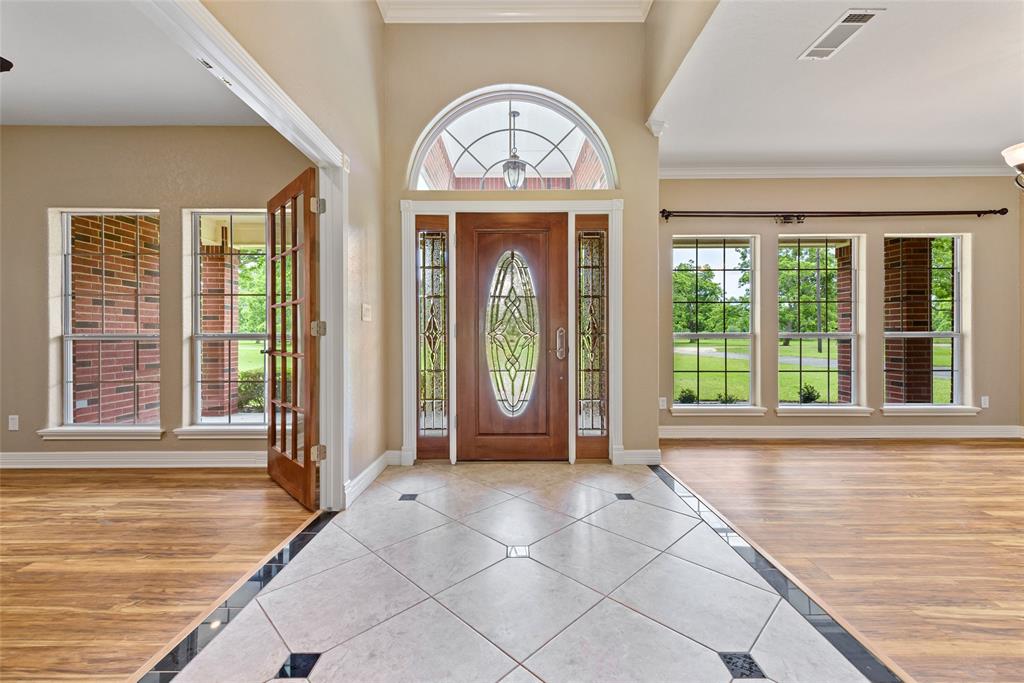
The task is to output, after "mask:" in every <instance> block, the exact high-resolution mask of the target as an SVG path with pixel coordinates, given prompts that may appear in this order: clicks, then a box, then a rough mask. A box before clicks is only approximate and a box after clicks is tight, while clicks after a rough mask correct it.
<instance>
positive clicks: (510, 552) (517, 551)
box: [505, 545, 530, 557]
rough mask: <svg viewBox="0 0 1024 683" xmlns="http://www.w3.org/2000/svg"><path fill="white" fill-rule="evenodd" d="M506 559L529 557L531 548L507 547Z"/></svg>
mask: <svg viewBox="0 0 1024 683" xmlns="http://www.w3.org/2000/svg"><path fill="white" fill-rule="evenodd" d="M505 548H506V557H529V556H530V546H528V545H509V546H505Z"/></svg>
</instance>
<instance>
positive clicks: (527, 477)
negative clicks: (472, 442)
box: [463, 463, 572, 496]
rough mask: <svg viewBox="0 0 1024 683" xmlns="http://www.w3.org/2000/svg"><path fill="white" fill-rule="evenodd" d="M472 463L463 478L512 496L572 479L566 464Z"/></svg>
mask: <svg viewBox="0 0 1024 683" xmlns="http://www.w3.org/2000/svg"><path fill="white" fill-rule="evenodd" d="M539 465H540V466H538V464H536V463H514V464H511V463H494V464H487V463H472V464H470V465H469V466H468V467H467V468H466V470H465V474H464V475H463V476H465V477H467V478H468V479H472V480H473V481H476V482H478V483H481V484H483V485H484V486H490V487H491V488H496V489H498V490H500V491H504V492H505V493H508V494H510V495H513V496H519V495H522V494H524V493H526V492H528V491H531V490H533V489H536V488H542V487H544V486H549V485H551V484H555V483H558V482H559V481H564V480H566V479H570V478H571V477H572V472H571V470H570V469H569V465H568V463H564V464H563V463H558V464H555V463H540V464H539Z"/></svg>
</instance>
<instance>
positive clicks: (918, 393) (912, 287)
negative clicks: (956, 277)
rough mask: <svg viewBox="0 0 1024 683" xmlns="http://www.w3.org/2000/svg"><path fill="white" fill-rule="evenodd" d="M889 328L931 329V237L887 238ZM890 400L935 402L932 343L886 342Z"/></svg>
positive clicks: (886, 289)
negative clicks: (933, 395) (933, 393)
mask: <svg viewBox="0 0 1024 683" xmlns="http://www.w3.org/2000/svg"><path fill="white" fill-rule="evenodd" d="M884 298H885V329H886V331H902V332H928V331H930V330H931V239H929V238H927V237H912V238H908V237H891V238H886V240H885V296H884ZM885 402H886V403H931V402H932V341H931V340H930V339H886V340H885Z"/></svg>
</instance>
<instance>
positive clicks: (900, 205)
mask: <svg viewBox="0 0 1024 683" xmlns="http://www.w3.org/2000/svg"><path fill="white" fill-rule="evenodd" d="M661 206H662V207H664V208H668V209H676V210H702V209H703V210H737V211H740V210H807V211H812V210H852V211H857V210H879V211H883V210H939V209H953V210H955V209H992V208H1002V207H1006V208H1008V209H1009V214H1008V215H1006V216H988V217H985V218H981V219H979V218H975V217H964V218H961V217H956V218H948V217H947V218H912V219H863V218H862V219H828V220H824V219H819V220H817V221H814V220H808V222H807V223H805V224H804V225H786V226H778V225H776V224H775V223H774V221H772V220H771V219H757V220H751V219H747V220H733V219H714V220H700V219H673V220H672V221H670V222H668V223H665V224H663V225H662V228H661V243H660V244H661V260H660V265H661V276H660V277H661V278H662V280H663V282H662V285H663V286H662V290H661V300H660V308H661V319H662V320H664V321H666V324H665V325H663V326H662V328H661V330H660V332H659V341H660V359H661V371H660V386H661V395H662V396H666V397H670V396H671V391H672V353H673V350H672V341H671V329H670V323H669V321H671V319H672V301H671V285H670V282H669V278H670V271H671V267H672V264H671V244H672V236H673V235H674V234H701V235H708V234H744V235H747V234H756V235H760V237H761V254H760V255H761V260H760V273H759V277H758V281H757V284H758V287H759V290H760V292H761V301H762V315H761V338H760V350H761V368H762V372H761V375H762V378H763V379H762V391H761V396H762V404H763V405H765V406H768V407H769V411H768V414H767V415H765V416H763V417H736V418H730V417H702V418H693V417H685V418H684V417H672V416H671V415H669V413H668V412H666V411H662V412H661V424H664V425H700V424H703V425H733V424H735V425H750V426H756V425H780V426H784V425H794V426H795V425H805V424H806V425H829V424H836V425H844V426H846V425H907V424H922V425H928V424H962V425H1016V424H1019V423H1020V417H1021V407H1020V404H1021V401H1022V400H1024V399H1022V395H1021V388H1020V384H1021V381H1020V378H1021V363H1022V353H1021V334H1020V331H1021V316H1022V308H1021V263H1022V262H1024V259H1022V257H1021V244H1020V241H1021V239H1022V231H1021V227H1020V226H1021V216H1020V213H1021V203H1020V199H1019V198H1018V197H1017V190H1016V189H1015V188H1014V186H1013V182H1012V180H1010V179H1009V178H1007V177H998V178H871V179H867V178H864V179H861V178H856V179H813V180H663V181H661ZM929 232H937V233H960V234H970V235H971V236H972V237H971V243H972V251H973V259H972V263H971V264H969V265H970V270H971V289H972V297H971V299H972V303H973V307H972V308H973V319H972V320H971V329H972V334H971V338H972V349H973V354H972V355H973V360H974V363H973V396H971V397H968V398H966V399H965V402H969V403H972V404H974V405H978V404H979V398H978V397H979V396H981V395H983V394H984V395H988V396H989V398H990V406H991V407H990V408H988V409H987V410H983V411H981V412H980V413H979V414H978V415H976V416H970V417H919V418H910V417H902V418H897V417H892V416H889V417H885V416H883V415H881V413H880V412H878V411H876V413H875V414H874V415H872V416H871V417H869V418H863V417H847V418H806V417H805V418H796V417H778V416H776V415H775V413H774V411H773V410H771V408H773V407H774V406H775V405H777V394H778V390H777V385H776V382H775V370H776V365H777V363H776V357H775V354H776V351H775V348H776V346H775V344H776V342H775V335H776V334H777V332H778V322H777V318H776V315H775V309H774V308H773V304H774V296H775V292H776V290H777V285H776V276H777V272H776V265H775V262H774V260H773V258H772V255H773V254H775V253H776V250H777V245H778V235H779V234H800V233H802V234H828V233H833V234H857V235H864V236H865V243H864V247H865V251H866V256H867V258H866V263H862V264H861V265H860V274H859V276H860V279H861V280H862V282H863V283H864V284H865V285H866V299H865V301H866V302H867V303H868V307H867V317H866V319H865V320H864V325H865V327H866V335H867V336H866V358H865V359H863V361H862V363H861V365H860V368H859V369H860V370H861V371H862V372H863V373H865V377H866V380H867V404H868V405H870V406H872V407H875V408H877V407H879V406H880V405H881V404H882V399H883V384H882V348H883V344H882V331H883V321H882V307H881V301H882V258H881V257H882V239H883V235H885V234H887V233H929ZM967 265H968V264H965V266H967Z"/></svg>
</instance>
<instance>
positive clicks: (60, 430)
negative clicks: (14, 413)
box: [36, 425, 164, 441]
mask: <svg viewBox="0 0 1024 683" xmlns="http://www.w3.org/2000/svg"><path fill="white" fill-rule="evenodd" d="M36 434H38V435H39V436H41V437H42V438H43V440H44V441H89V440H104V441H157V440H159V439H160V438H161V437H162V436H163V434H164V430H163V428H162V427H160V425H124V426H114V425H60V426H58V427H47V428H45V429H40V430H38V431H36Z"/></svg>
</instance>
